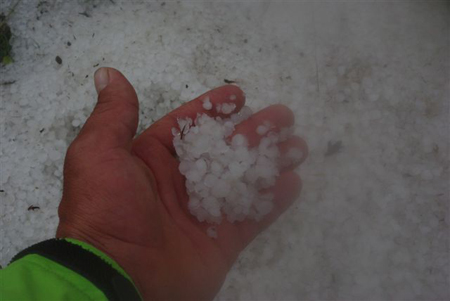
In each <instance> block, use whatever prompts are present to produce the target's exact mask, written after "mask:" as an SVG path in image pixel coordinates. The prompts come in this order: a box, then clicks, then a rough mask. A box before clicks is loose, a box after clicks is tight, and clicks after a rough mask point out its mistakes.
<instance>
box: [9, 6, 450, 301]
mask: <svg viewBox="0 0 450 301" xmlns="http://www.w3.org/2000/svg"><path fill="white" fill-rule="evenodd" d="M14 3H15V1H12V0H0V12H3V13H7V12H8V11H9V9H10V8H11V7H12V5H13V4H14ZM449 20H450V4H449V1H432V0H429V1H412V0H411V1H326V2H325V1H242V2H239V1H119V0H113V1H112V0H104V1H99V0H78V1H77V0H69V1H59V0H47V1H38V0H35V1H32V0H22V1H21V3H20V4H19V5H18V6H17V8H16V9H15V12H14V14H13V15H12V16H11V18H10V20H9V22H8V23H9V25H10V26H11V30H12V32H13V38H12V40H11V43H12V46H13V55H14V61H15V62H14V63H13V64H10V65H7V66H1V67H0V97H1V104H0V116H1V120H0V135H1V137H0V176H1V177H0V190H1V191H0V218H1V219H0V238H1V243H0V254H1V260H0V264H1V265H2V266H5V265H6V264H7V263H8V262H9V260H10V259H11V258H12V256H14V255H15V254H16V253H17V252H18V251H20V250H21V249H23V248H24V247H26V246H29V245H31V244H33V243H36V242H38V241H40V240H42V239H46V238H50V237H52V236H53V235H54V232H55V229H56V226H57V223H58V218H57V207H58V203H59V201H60V196H61V188H62V186H61V180H62V177H61V174H62V166H63V160H64V154H65V150H66V148H67V146H68V145H69V144H70V142H71V141H72V139H73V138H74V137H75V135H76V133H77V132H78V131H79V129H80V127H81V126H82V124H83V123H84V121H85V119H86V118H87V116H88V115H89V113H90V111H91V109H92V107H93V104H94V102H95V97H96V95H95V89H94V86H93V78H92V76H93V72H94V71H95V70H96V69H97V68H98V67H101V66H110V67H115V68H118V69H119V70H121V71H123V73H124V74H125V75H126V76H127V77H128V78H129V79H130V81H131V82H132V83H133V84H134V86H135V88H136V91H137V93H138V96H139V98H140V103H141V122H140V130H142V129H144V128H146V127H147V126H148V125H149V124H151V123H152V122H153V121H155V120H156V119H158V118H159V117H160V116H162V115H163V114H165V113H167V112H168V111H170V110H171V109H173V108H175V107H177V106H179V105H180V104H181V103H183V102H185V101H187V100H189V99H191V98H193V97H194V96H197V95H198V94H201V93H203V92H205V91H207V90H209V89H211V88H214V87H217V86H220V85H222V84H224V79H229V80H235V81H236V82H237V83H238V84H239V85H240V86H241V87H242V88H243V89H244V91H245V92H246V94H247V100H248V101H247V103H248V104H249V105H250V106H251V107H253V108H255V109H259V108H262V107H264V106H266V105H268V104H272V103H283V104H286V105H288V106H290V107H291V108H292V109H293V110H294V111H295V114H296V118H297V119H296V120H297V121H296V123H297V126H296V131H297V133H298V134H300V135H301V136H302V137H304V138H305V139H306V140H307V142H308V144H309V147H310V157H309V159H308V160H307V162H306V163H305V164H304V165H303V166H302V167H301V168H300V169H299V172H300V173H301V175H302V178H303V182H304V188H303V192H302V195H301V197H300V200H299V201H298V202H296V203H295V205H294V206H293V207H292V208H291V209H290V210H289V212H287V213H286V214H285V215H284V216H283V217H282V218H281V219H280V220H279V221H278V222H277V223H276V224H275V225H274V226H273V227H271V228H270V229H269V230H268V231H266V232H265V233H264V234H263V235H261V236H260V237H258V238H257V239H256V240H255V241H254V242H253V243H252V244H251V245H250V246H249V247H248V248H247V250H246V251H245V252H243V253H242V256H241V257H240V258H239V260H238V261H237V263H236V265H235V266H234V268H233V270H232V271H231V272H230V273H229V275H228V278H227V281H226V283H225V284H224V286H223V288H222V290H221V292H220V293H219V295H218V296H217V300H448V299H450V291H449V270H450V260H449V235H450V233H449V217H450V215H449V185H450V183H449V182H450V181H449V137H450V135H449V71H450V58H449V53H450V22H449ZM57 56H59V57H60V58H61V60H62V63H61V64H58V63H57V62H56V57H57ZM30 205H34V206H39V207H40V209H39V210H35V211H28V210H27V208H28V207H29V206H30Z"/></svg>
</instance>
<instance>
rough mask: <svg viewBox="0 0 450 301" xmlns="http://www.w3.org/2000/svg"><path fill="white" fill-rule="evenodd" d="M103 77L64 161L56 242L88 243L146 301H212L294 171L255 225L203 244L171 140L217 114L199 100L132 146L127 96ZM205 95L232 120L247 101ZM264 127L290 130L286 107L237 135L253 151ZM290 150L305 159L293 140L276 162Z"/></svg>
mask: <svg viewBox="0 0 450 301" xmlns="http://www.w3.org/2000/svg"><path fill="white" fill-rule="evenodd" d="M107 72H108V78H109V84H108V85H107V86H106V88H104V89H102V90H101V92H100V94H99V101H98V104H97V106H96V108H95V110H94V112H93V113H92V114H91V117H90V118H89V119H88V120H87V122H86V124H85V126H84V127H83V129H82V130H81V132H80V134H79V136H78V137H77V138H76V140H75V141H74V142H73V143H72V145H71V146H70V148H69V150H68V153H67V156H66V162H65V168H64V192H63V198H62V202H61V205H60V208H59V215H60V224H59V227H58V231H57V237H71V238H76V239H79V240H82V241H86V242H88V243H90V244H92V245H93V246H95V247H97V248H99V249H100V250H102V251H104V252H105V253H107V254H108V255H109V256H111V257H112V258H113V259H114V260H116V261H117V262H118V263H119V265H121V266H122V267H123V268H124V270H125V271H126V272H127V273H128V274H129V275H130V277H131V278H132V279H133V281H134V282H135V284H136V285H137V287H138V289H139V291H140V293H141V295H142V296H143V297H144V299H148V300H180V299H182V300H210V299H212V298H213V297H214V296H215V294H216V293H217V292H218V290H219V289H220V286H221V285H222V283H223V281H224V279H225V276H226V273H227V272H228V270H229V269H230V267H231V265H232V264H233V262H234V261H235V259H236V257H237V256H238V254H239V252H240V251H242V250H243V249H244V248H245V246H246V245H247V244H248V243H249V242H250V241H251V240H252V239H253V238H254V237H255V236H256V235H257V234H258V233H259V232H260V231H261V230H262V229H264V228H265V227H266V226H267V225H269V224H270V223H272V222H273V221H274V220H275V219H276V218H277V217H278V215H279V214H281V213H282V212H283V211H284V210H285V209H286V208H287V207H288V206H289V204H290V203H291V202H292V201H293V200H294V199H295V198H296V196H297V195H298V193H299V191H300V179H299V177H298V176H297V175H296V174H295V173H294V172H293V171H292V169H293V168H294V167H295V165H296V164H299V163H300V162H296V164H293V165H291V166H288V167H286V168H285V169H284V171H283V172H282V173H281V175H280V179H279V180H278V181H277V183H276V184H275V186H274V187H273V188H271V189H270V192H272V193H273V194H274V195H275V203H276V204H275V208H274V210H273V211H272V212H271V213H270V214H269V215H267V216H266V217H265V218H264V219H263V220H262V221H260V222H254V221H244V222H241V223H235V224H231V223H229V222H227V221H226V220H224V221H223V222H222V223H221V224H220V225H219V226H217V232H218V237H217V239H213V238H210V237H209V236H207V235H206V229H207V227H209V226H210V225H208V224H206V223H200V222H198V221H197V220H196V218H195V217H193V216H192V215H191V214H190V213H189V211H188V209H187V203H188V195H187V193H186V188H185V183H184V177H183V176H182V175H181V174H180V172H179V171H178V160H177V159H176V154H175V151H174V149H173V145H172V139H173V135H172V133H171V130H172V128H173V127H177V118H185V117H190V118H195V116H196V114H197V113H208V114H210V115H220V114H217V113H215V110H214V109H213V110H211V111H205V110H204V109H203V107H202V102H201V100H202V99H203V98H204V97H205V96H206V95H203V96H201V97H199V98H197V99H195V100H193V101H191V102H189V103H187V104H185V105H184V106H182V107H180V108H178V109H177V110H175V111H173V112H171V113H169V114H168V115H166V116H165V117H163V118H162V119H160V120H159V121H157V122H156V123H154V124H153V125H152V126H150V128H148V129H147V130H146V131H145V132H144V133H142V134H141V135H140V136H138V137H137V138H135V139H134V135H135V132H136V128H137V124H138V101H137V97H136V94H135V92H134V89H133V87H132V86H131V85H130V84H129V83H128V81H127V80H126V79H125V78H124V77H123V76H122V75H121V74H120V73H119V72H118V71H116V70H114V69H107ZM207 94H208V97H209V98H210V99H211V102H212V103H213V104H218V103H222V102H228V103H229V102H231V100H230V96H231V95H235V96H236V99H234V100H233V101H232V102H234V103H235V104H236V111H237V110H239V109H240V108H241V107H242V106H243V104H244V101H245V100H244V95H243V93H242V91H241V90H240V89H239V88H237V87H236V86H230V85H228V86H224V87H221V88H218V89H215V90H212V91H210V92H208V93H207ZM221 116H222V117H223V115H221ZM264 120H270V121H271V123H272V124H274V125H275V130H276V129H277V128H278V129H279V128H281V127H285V126H290V125H292V124H293V115H292V112H290V110H289V109H287V108H286V107H284V106H271V107H269V108H266V109H264V110H262V111H260V112H258V113H256V114H255V115H253V116H252V117H251V118H250V119H248V120H247V121H244V122H243V123H242V124H240V125H238V126H237V127H236V132H235V133H241V134H244V135H246V136H247V137H248V139H249V141H250V144H251V145H256V144H257V143H258V139H259V136H258V135H256V131H255V129H256V127H257V126H258V125H259V124H261V123H262V122H263V121H264ZM292 147H296V148H298V149H300V150H302V151H303V153H304V154H306V152H307V148H306V144H305V143H304V141H303V140H301V139H300V138H298V137H293V138H291V139H290V140H288V141H286V142H283V143H281V144H280V145H279V148H280V151H281V154H282V155H283V153H285V152H286V151H287V150H288V149H290V148H292ZM305 157H306V156H304V157H303V160H304V158H305Z"/></svg>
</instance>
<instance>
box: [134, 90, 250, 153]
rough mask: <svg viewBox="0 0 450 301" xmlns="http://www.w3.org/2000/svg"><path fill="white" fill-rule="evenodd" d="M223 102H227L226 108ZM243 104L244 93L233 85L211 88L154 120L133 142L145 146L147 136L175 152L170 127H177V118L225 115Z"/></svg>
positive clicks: (193, 118)
mask: <svg viewBox="0 0 450 301" xmlns="http://www.w3.org/2000/svg"><path fill="white" fill-rule="evenodd" d="M223 104H227V105H226V110H225V109H224V107H223ZM244 104H245V94H244V92H243V91H242V90H241V89H240V88H239V87H237V86H235V85H226V86H222V87H219V88H216V89H213V90H211V91H208V92H206V93H205V94H203V95H201V96H199V97H197V98H196V99H194V100H191V101H190V102H188V103H186V104H184V105H182V106H181V107H179V108H177V109H175V110H173V111H172V112H170V113H169V114H167V115H166V116H164V117H162V118H161V119H159V120H158V121H156V122H155V123H154V124H152V125H151V126H150V127H149V128H148V129H147V130H145V131H144V132H143V133H142V134H141V135H139V137H137V138H136V140H135V143H134V144H135V146H137V147H146V144H147V143H146V142H147V141H150V140H151V139H149V138H150V137H152V138H155V139H157V140H158V141H159V142H161V143H162V144H163V145H164V146H165V147H166V148H167V149H168V150H169V151H170V152H171V153H172V154H175V149H174V147H173V134H172V128H176V129H178V119H180V118H182V119H184V118H191V119H192V120H195V118H196V117H197V114H199V113H200V114H202V113H204V114H208V115H209V116H212V117H216V116H220V117H226V116H229V115H231V114H233V113H236V112H239V110H240V109H241V108H242V107H243V106H244ZM218 105H219V106H218ZM219 108H220V109H219Z"/></svg>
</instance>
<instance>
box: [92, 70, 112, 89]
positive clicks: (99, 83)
mask: <svg viewBox="0 0 450 301" xmlns="http://www.w3.org/2000/svg"><path fill="white" fill-rule="evenodd" d="M94 82H95V89H96V90H97V94H99V93H100V91H102V90H103V89H104V88H106V86H107V85H108V84H109V72H108V68H100V69H98V70H97V71H95V74H94Z"/></svg>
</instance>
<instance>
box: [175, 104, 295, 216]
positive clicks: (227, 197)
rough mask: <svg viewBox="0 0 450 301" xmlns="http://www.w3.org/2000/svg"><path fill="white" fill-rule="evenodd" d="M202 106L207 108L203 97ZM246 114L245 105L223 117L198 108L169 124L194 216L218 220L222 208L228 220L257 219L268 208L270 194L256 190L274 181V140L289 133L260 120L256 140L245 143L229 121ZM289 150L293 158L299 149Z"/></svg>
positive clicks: (227, 107) (225, 107)
mask: <svg viewBox="0 0 450 301" xmlns="http://www.w3.org/2000/svg"><path fill="white" fill-rule="evenodd" d="M203 108H204V109H206V110H211V109H212V104H211V102H210V100H209V98H208V97H206V98H205V99H204V100H203ZM235 108H236V106H235V104H232V103H229V104H228V103H224V104H221V105H217V107H216V111H217V112H221V113H224V114H230V113H231V112H233V111H234V109H235ZM251 115H252V111H251V109H250V108H249V107H243V108H242V110H241V111H240V112H239V113H237V114H232V115H231V116H230V117H229V118H221V117H215V118H214V117H210V116H208V115H207V114H198V115H197V118H196V119H195V121H193V120H192V119H190V118H187V119H179V120H178V125H179V129H175V128H174V129H173V130H172V132H173V134H174V136H175V137H174V141H173V144H174V147H175V150H176V152H177V155H178V157H179V160H180V165H179V170H180V172H181V173H182V174H183V175H184V176H185V177H186V188H187V192H188V195H189V203H188V207H189V210H190V212H191V213H192V214H193V215H194V216H196V217H197V219H198V220H199V221H200V222H203V221H206V222H208V223H212V224H220V223H221V221H222V214H224V215H226V218H227V219H228V221H230V222H235V221H242V220H244V219H246V218H250V219H253V220H260V219H261V218H262V217H263V216H264V215H266V214H268V213H269V212H270V211H271V210H272V207H273V195H272V194H270V193H265V194H261V193H260V191H261V190H264V189H265V188H269V187H271V186H273V185H274V184H275V181H276V179H277V177H278V175H279V172H280V160H279V158H280V153H279V150H278V147H277V143H279V142H281V141H284V140H286V139H287V138H288V137H289V136H291V135H292V130H291V129H282V130H281V131H280V132H279V133H277V132H275V131H271V129H272V126H271V124H270V123H269V122H267V121H266V122H265V123H264V124H262V125H260V126H259V127H258V128H257V129H256V132H257V134H258V135H261V136H262V139H261V141H260V144H259V145H258V146H256V147H253V148H248V142H247V139H246V137H244V136H243V135H240V134H237V135H234V136H232V133H233V132H234V129H235V125H237V124H239V123H241V122H242V121H244V120H246V119H247V118H249V117H250V116H251ZM289 156H290V157H292V158H290V159H292V160H298V159H299V158H298V157H299V156H301V154H299V153H295V152H294V153H289V152H288V157H289ZM288 159H289V158H288ZM282 165H284V164H282Z"/></svg>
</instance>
